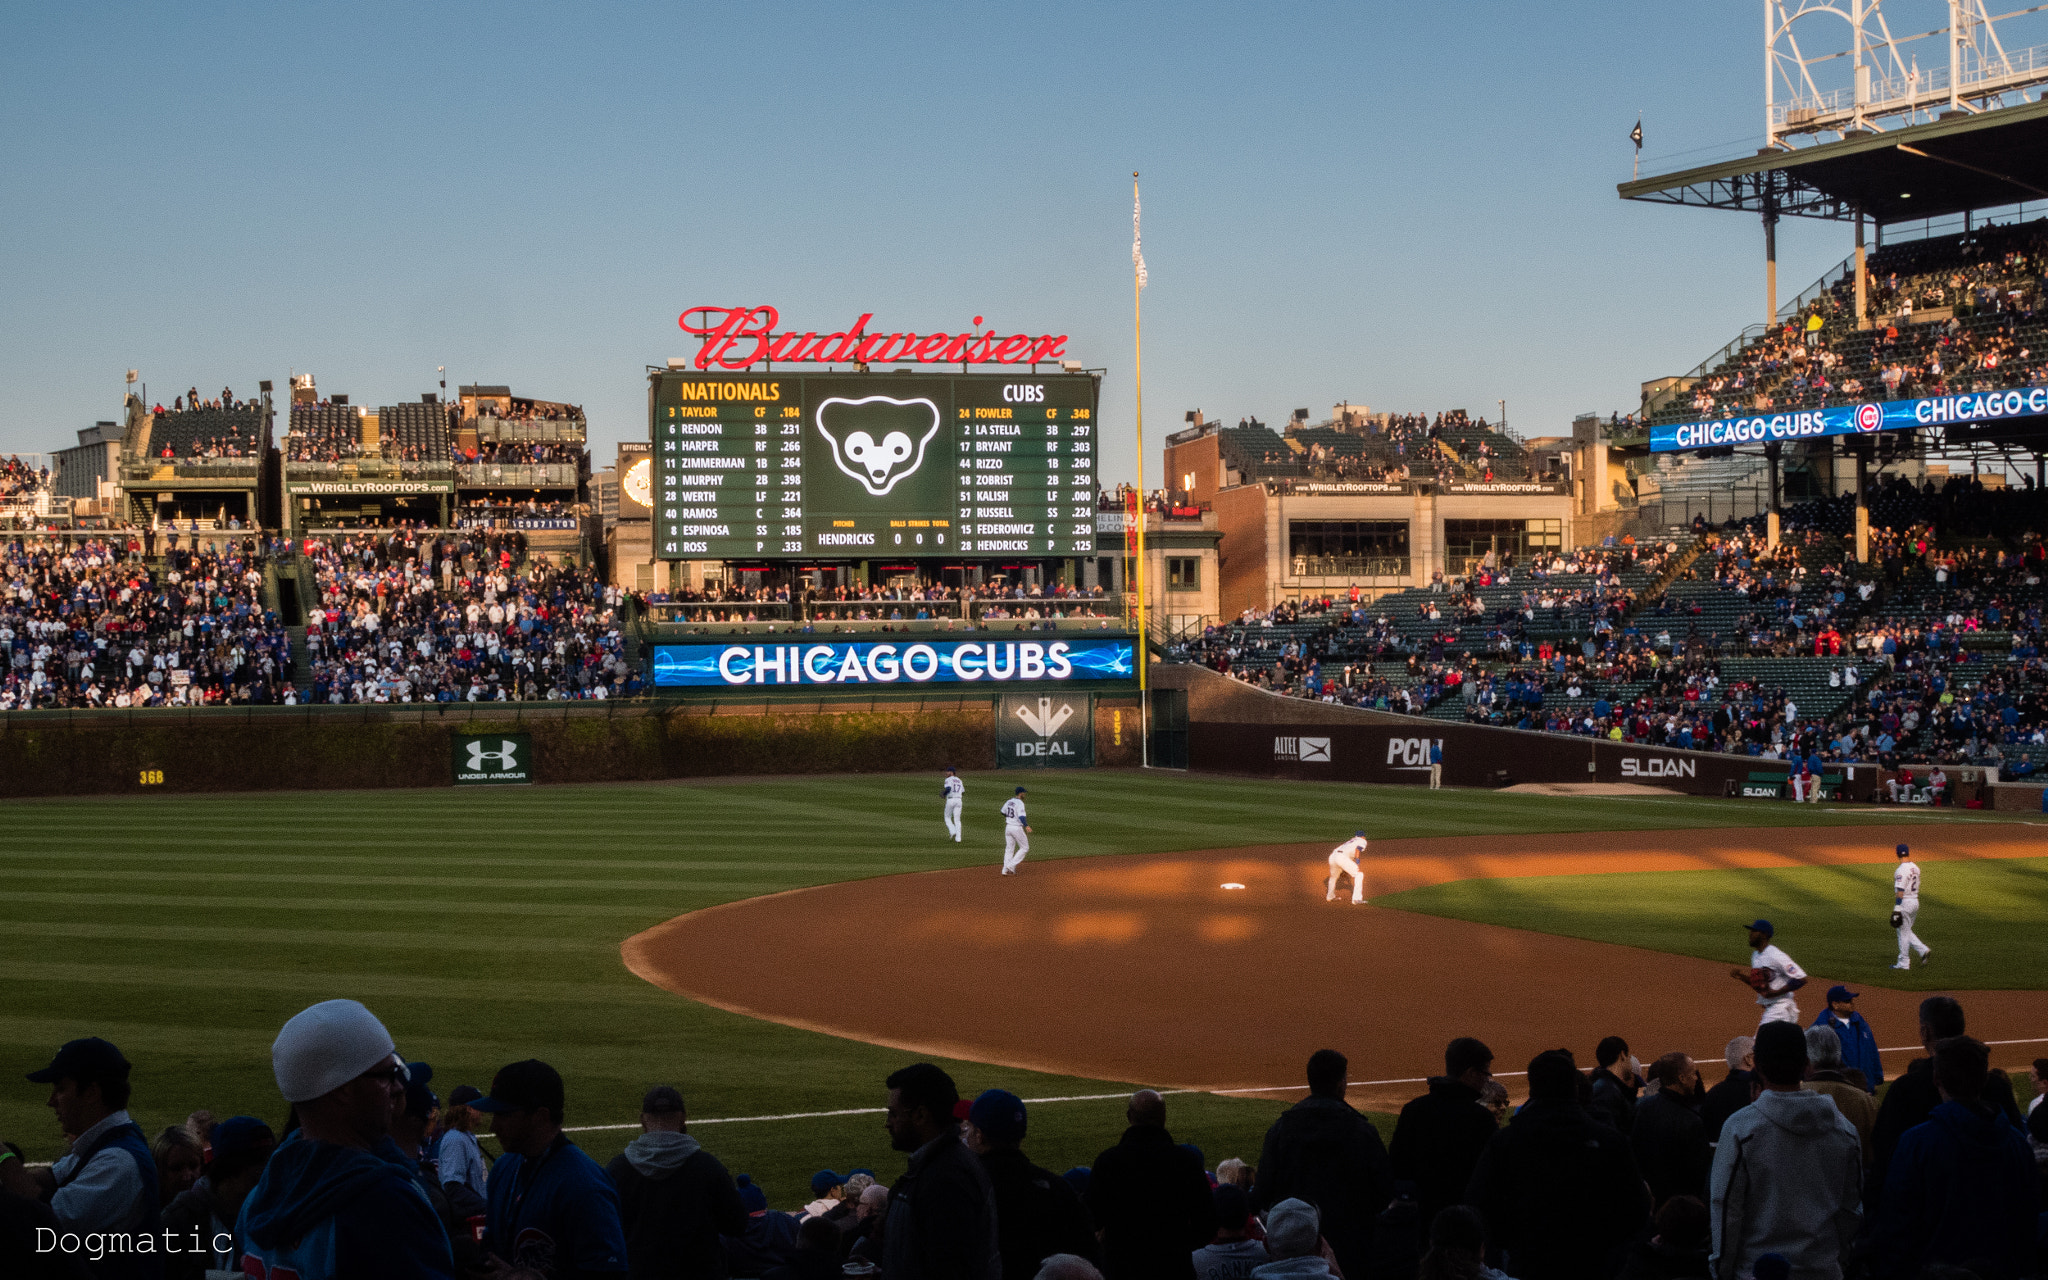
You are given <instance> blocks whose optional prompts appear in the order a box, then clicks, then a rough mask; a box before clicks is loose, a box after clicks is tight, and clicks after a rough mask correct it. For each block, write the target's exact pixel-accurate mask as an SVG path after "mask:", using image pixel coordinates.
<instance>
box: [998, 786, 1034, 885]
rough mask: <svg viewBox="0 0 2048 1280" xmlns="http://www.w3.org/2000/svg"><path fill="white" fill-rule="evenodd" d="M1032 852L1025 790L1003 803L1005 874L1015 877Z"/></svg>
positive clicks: (1019, 791)
mask: <svg viewBox="0 0 2048 1280" xmlns="http://www.w3.org/2000/svg"><path fill="white" fill-rule="evenodd" d="M1030 852H1031V827H1030V826H1029V825H1028V824H1027V823H1026V821H1025V818H1024V788H1022V787H1019V788H1017V794H1016V795H1014V796H1011V797H1010V798H1009V799H1008V800H1005V801H1003V874H1004V875H1006V876H1014V875H1016V874H1017V868H1018V867H1021V866H1023V865H1024V855H1025V854H1027V853H1030Z"/></svg>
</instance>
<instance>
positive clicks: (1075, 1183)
mask: <svg viewBox="0 0 2048 1280" xmlns="http://www.w3.org/2000/svg"><path fill="white" fill-rule="evenodd" d="M2041 1110H2042V1111H2043V1112H2044V1113H2048V1107H2042V1108H2041ZM1094 1176H1095V1171H1094V1170H1093V1169H1091V1168H1089V1167H1088V1166H1087V1165H1085V1164H1077V1165H1075V1166H1074V1167H1073V1168H1071V1169H1069V1170H1067V1171H1066V1172H1065V1173H1063V1174H1061V1175H1060V1181H1061V1182H1064V1183H1066V1184H1067V1185H1068V1186H1070V1187H1072V1188H1073V1189H1074V1194H1075V1195H1077V1196H1086V1195H1087V1194H1088V1181H1089V1179H1090V1178H1092V1177H1094Z"/></svg>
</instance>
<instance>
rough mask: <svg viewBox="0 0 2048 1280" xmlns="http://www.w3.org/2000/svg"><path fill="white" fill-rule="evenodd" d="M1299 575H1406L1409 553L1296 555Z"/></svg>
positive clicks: (1293, 567)
mask: <svg viewBox="0 0 2048 1280" xmlns="http://www.w3.org/2000/svg"><path fill="white" fill-rule="evenodd" d="M1289 567H1290V568H1291V569H1292V570H1293V573H1292V575H1291V576H1293V577H1296V578H1405V577H1407V576H1408V557H1407V556H1295V557H1293V562H1292V564H1291V565H1290V566H1289Z"/></svg>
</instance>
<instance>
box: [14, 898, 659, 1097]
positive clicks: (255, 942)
mask: <svg viewBox="0 0 2048 1280" xmlns="http://www.w3.org/2000/svg"><path fill="white" fill-rule="evenodd" d="M4 906H5V903H4V902H0V907H4ZM7 932H8V933H9V934H11V935H12V936H13V937H15V938H46V939H51V940H64V941H69V942H74V943H83V942H89V941H92V940H94V939H100V938H105V939H135V940H139V941H145V942H161V943H197V944H205V945H211V946H219V947H224V948H233V949H235V951H236V952H239V951H240V950H241V949H243V948H247V947H266V946H274V947H292V946H318V945H327V946H335V947H348V948H361V949H370V950H374V949H378V948H396V949H400V950H423V951H431V950H437V949H445V950H449V951H488V952H503V953H506V954H517V953H519V952H521V951H547V952H565V953H572V954H573V953H575V952H588V953H591V954H598V955H604V954H609V955H612V956H614V957H616V956H617V953H618V946H619V944H618V941H617V940H615V939H609V938H603V937H589V936H582V935H576V936H569V937H547V936H544V935H535V934H530V933H525V934H516V935H511V936H508V937H503V938H495V937H490V936H475V935H470V936H463V935H451V934H449V933H446V932H438V933H437V932H403V933H401V932H395V931H379V930H354V929H267V928H263V927H261V926H255V925H243V924H224V925H197V924H159V923H148V922H144V921H134V922H127V923H121V924H108V923H101V922H97V921H83V920H36V919H29V918H17V919H11V920H9V921H8V923H7ZM16 994H17V995H24V996H25V995H26V994H27V993H16ZM0 1079H4V1076H0ZM0 1132H4V1131H0Z"/></svg>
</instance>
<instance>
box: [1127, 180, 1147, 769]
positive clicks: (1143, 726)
mask: <svg viewBox="0 0 2048 1280" xmlns="http://www.w3.org/2000/svg"><path fill="white" fill-rule="evenodd" d="M1131 345H1132V351H1133V358H1132V372H1133V374H1134V375H1135V379H1136V383H1137V414H1136V418H1137V438H1138V528H1137V534H1138V539H1137V541H1138V556H1137V561H1138V562H1137V564H1136V566H1135V569H1136V578H1137V589H1138V639H1137V643H1136V644H1135V645H1134V646H1133V647H1132V653H1133V655H1134V657H1135V658H1136V660H1137V666H1138V732H1139V735H1140V740H1141V743H1142V748H1141V750H1142V755H1141V759H1142V760H1143V762H1144V764H1145V767H1147V768H1150V767H1151V764H1152V716H1151V706H1150V703H1151V698H1150V696H1149V695H1148V694H1147V693H1146V686H1147V684H1148V680H1149V674H1150V673H1149V672H1148V671H1147V668H1148V667H1149V666H1150V665H1151V661H1152V660H1151V657H1150V655H1149V654H1148V653H1147V648H1148V646H1149V641H1150V635H1151V632H1150V631H1149V629H1148V628H1147V624H1146V616H1145V603H1146V601H1145V258H1144V255H1143V254H1142V253H1141V252H1140V251H1139V238H1138V175H1137V174H1136V173H1135V172H1133V173H1132V174H1131Z"/></svg>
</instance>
